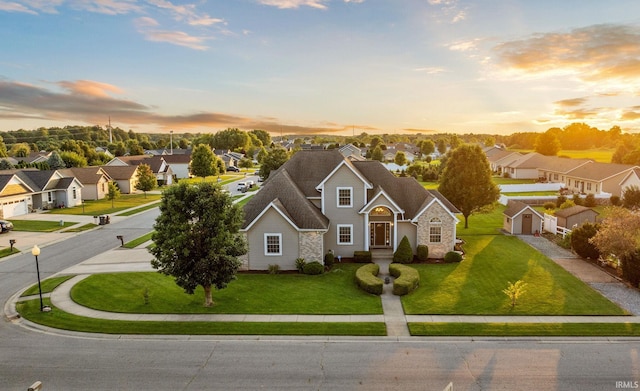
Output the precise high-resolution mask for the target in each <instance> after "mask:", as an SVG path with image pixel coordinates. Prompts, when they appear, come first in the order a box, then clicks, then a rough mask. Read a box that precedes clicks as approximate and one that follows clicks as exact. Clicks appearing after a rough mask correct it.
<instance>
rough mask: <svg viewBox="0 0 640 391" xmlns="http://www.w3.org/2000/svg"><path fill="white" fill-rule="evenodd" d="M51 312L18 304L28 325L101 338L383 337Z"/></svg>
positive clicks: (359, 329) (368, 330)
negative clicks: (180, 336) (33, 324)
mask: <svg viewBox="0 0 640 391" xmlns="http://www.w3.org/2000/svg"><path fill="white" fill-rule="evenodd" d="M44 302H45V305H49V306H50V307H51V308H52V311H51V312H41V311H40V302H39V301H38V300H28V301H23V302H19V303H17V305H16V308H17V310H18V312H19V313H20V315H21V316H22V317H23V318H25V319H27V320H30V321H31V322H34V323H37V324H41V325H44V326H48V327H53V328H57V329H62V330H72V331H81V332H88V333H102V334H155V335H356V336H384V335H386V334H387V331H386V326H385V324H384V323H381V322H295V323H285V322H168V321H167V322H165V321H123V320H105V319H95V318H86V317H82V316H77V315H73V314H69V313H67V312H64V311H62V310H61V309H59V308H57V307H54V306H52V305H51V302H50V300H49V299H48V298H45V300H44Z"/></svg>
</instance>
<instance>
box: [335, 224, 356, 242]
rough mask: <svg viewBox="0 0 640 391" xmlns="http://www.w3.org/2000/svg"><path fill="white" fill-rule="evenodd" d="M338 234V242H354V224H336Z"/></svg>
mask: <svg viewBox="0 0 640 391" xmlns="http://www.w3.org/2000/svg"><path fill="white" fill-rule="evenodd" d="M336 229H337V235H338V244H345V245H346V244H353V225H352V224H338V225H337V226H336Z"/></svg>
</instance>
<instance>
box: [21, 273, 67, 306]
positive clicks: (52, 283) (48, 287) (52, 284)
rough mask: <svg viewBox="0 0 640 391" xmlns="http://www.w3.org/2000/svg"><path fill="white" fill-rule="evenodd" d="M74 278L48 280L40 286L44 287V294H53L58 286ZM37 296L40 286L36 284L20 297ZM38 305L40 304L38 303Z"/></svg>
mask: <svg viewBox="0 0 640 391" xmlns="http://www.w3.org/2000/svg"><path fill="white" fill-rule="evenodd" d="M72 277H74V276H73V275H69V276H60V277H52V278H47V279H46V280H42V281H40V285H41V287H42V293H50V292H52V291H53V290H54V289H55V288H56V287H57V286H58V285H60V284H62V283H63V282H65V281H67V280H69V279H70V278H72ZM37 294H38V284H34V285H31V286H30V287H29V288H28V289H27V290H26V291H24V292H23V293H22V295H20V297H24V296H31V295H37ZM38 305H40V304H39V303H38ZM38 308H39V307H38Z"/></svg>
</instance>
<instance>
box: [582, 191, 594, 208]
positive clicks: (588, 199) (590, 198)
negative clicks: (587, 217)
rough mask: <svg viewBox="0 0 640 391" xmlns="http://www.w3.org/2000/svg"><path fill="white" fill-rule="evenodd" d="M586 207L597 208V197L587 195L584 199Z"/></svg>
mask: <svg viewBox="0 0 640 391" xmlns="http://www.w3.org/2000/svg"><path fill="white" fill-rule="evenodd" d="M583 204H584V206H586V207H587V208H593V207H594V206H596V205H597V204H598V203H597V202H596V196H595V195H593V194H587V196H586V197H584V203H583Z"/></svg>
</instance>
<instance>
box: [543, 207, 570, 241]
mask: <svg viewBox="0 0 640 391" xmlns="http://www.w3.org/2000/svg"><path fill="white" fill-rule="evenodd" d="M542 230H543V231H545V232H551V233H552V234H554V235H562V237H563V238H564V237H565V236H566V235H567V234H570V233H571V230H570V229H568V228H565V227H558V218H557V217H556V216H553V215H550V214H546V213H545V214H544V222H543V224H542Z"/></svg>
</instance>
